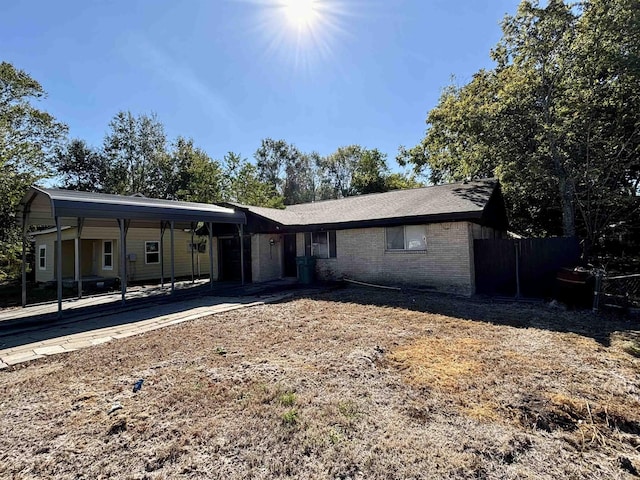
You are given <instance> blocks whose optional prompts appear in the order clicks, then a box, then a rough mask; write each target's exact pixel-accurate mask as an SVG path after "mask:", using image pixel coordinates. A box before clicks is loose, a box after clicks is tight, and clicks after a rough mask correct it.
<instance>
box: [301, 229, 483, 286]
mask: <svg viewBox="0 0 640 480" xmlns="http://www.w3.org/2000/svg"><path fill="white" fill-rule="evenodd" d="M425 229H426V238H427V249H426V251H388V250H386V249H385V246H386V240H385V228H361V229H351V230H338V231H337V232H336V249H337V257H336V258H330V259H318V260H317V263H316V265H317V266H316V273H317V275H318V277H319V278H320V279H323V280H334V279H338V278H342V277H346V278H350V279H353V280H360V281H365V282H374V283H380V284H385V285H390V284H405V285H413V286H424V287H433V288H435V289H437V290H440V291H447V292H455V293H461V294H466V295H470V294H472V293H473V292H474V290H475V284H474V283H475V278H474V269H473V238H474V234H475V235H477V236H478V237H479V236H482V234H483V233H487V232H482V230H476V231H475V232H474V229H473V225H472V224H471V223H469V222H448V223H432V224H427V225H425ZM297 237H298V238H297V254H298V255H304V234H303V233H299V234H298V236H297Z"/></svg>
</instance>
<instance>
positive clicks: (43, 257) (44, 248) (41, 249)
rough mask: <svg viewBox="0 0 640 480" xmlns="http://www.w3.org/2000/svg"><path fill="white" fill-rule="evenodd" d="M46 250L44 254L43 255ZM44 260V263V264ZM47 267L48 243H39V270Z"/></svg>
mask: <svg viewBox="0 0 640 480" xmlns="http://www.w3.org/2000/svg"><path fill="white" fill-rule="evenodd" d="M42 252H44V255H42ZM43 260H44V265H43V264H42V263H43V262H42V261H43ZM46 269H47V245H46V244H44V245H38V270H46Z"/></svg>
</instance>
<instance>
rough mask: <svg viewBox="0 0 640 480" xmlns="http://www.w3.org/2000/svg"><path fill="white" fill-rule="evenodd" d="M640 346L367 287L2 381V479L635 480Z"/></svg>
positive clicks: (626, 326) (567, 320)
mask: <svg viewBox="0 0 640 480" xmlns="http://www.w3.org/2000/svg"><path fill="white" fill-rule="evenodd" d="M639 338H640V325H639V324H638V323H637V321H636V322H635V323H634V322H630V321H625V320H621V319H615V318H610V319H604V318H601V317H595V316H594V315H592V314H591V313H588V312H585V313H576V312H567V311H564V310H561V309H557V308H552V307H549V306H547V305H545V304H522V305H521V304H511V303H493V304H492V303H490V302H488V301H480V300H469V299H460V298H453V297H448V296H440V295H435V294H430V295H423V294H420V295H418V294H415V295H413V294H406V293H395V292H388V291H372V290H366V289H358V288H347V289H344V290H337V291H334V292H331V293H325V294H319V295H317V296H313V297H309V298H294V299H292V300H289V301H286V302H283V303H280V304H272V305H265V306H261V307H256V308H251V309H245V310H238V311H234V312H229V313H225V314H221V315H216V316H212V317H208V318H204V319H201V320H196V321H193V322H188V323H184V324H180V325H176V326H174V327H170V328H165V329H161V330H157V331H154V332H150V333H147V334H143V335H139V336H136V337H130V338H127V339H122V340H118V341H115V342H112V343H109V344H105V345H100V346H96V347H95V348H90V349H87V350H81V351H77V352H72V353H69V354H65V355H60V356H55V357H51V358H47V359H42V360H38V361H34V362H31V363H29V364H24V365H22V366H16V367H13V368H11V369H7V370H5V371H1V372H0V478H7V479H9V478H15V479H27V478H56V479H94V478H123V479H129V478H130V479H143V478H148V479H168V478H178V477H179V478H203V479H205V478H230V479H241V478H243V479H244V478H254V479H262V478H265V479H266V478H327V479H348V478H350V479H356V478H358V479H360V478H362V479H370V478H373V479H406V478H425V479H427V478H428V479H432V478H492V479H493V478H496V479H497V478H531V479H533V478H535V479H539V478H542V479H556V478H575V479H583V478H590V479H600V478H602V479H605V478H606V479H616V478H636V477H637V476H638V471H639V470H640V358H638V356H636V355H637V354H638V351H637V350H634V349H633V345H634V342H637V341H638V339H639ZM635 344H636V345H637V343H635ZM140 379H143V380H144V382H143V384H142V387H141V389H140V390H139V391H138V392H135V393H134V392H133V391H132V390H133V386H134V384H135V382H136V381H138V380H140Z"/></svg>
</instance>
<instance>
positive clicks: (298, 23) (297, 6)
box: [282, 0, 319, 29]
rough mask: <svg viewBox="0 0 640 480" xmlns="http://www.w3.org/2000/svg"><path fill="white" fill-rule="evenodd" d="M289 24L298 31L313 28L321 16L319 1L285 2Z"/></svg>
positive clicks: (293, 0) (300, 0)
mask: <svg viewBox="0 0 640 480" xmlns="http://www.w3.org/2000/svg"><path fill="white" fill-rule="evenodd" d="M282 6H283V7H284V11H285V14H286V16H287V19H288V20H289V22H290V23H291V24H292V25H293V26H294V27H296V28H298V29H303V28H311V27H312V26H313V23H314V21H315V20H316V18H317V17H318V15H319V12H318V1H317V0H283V2H282Z"/></svg>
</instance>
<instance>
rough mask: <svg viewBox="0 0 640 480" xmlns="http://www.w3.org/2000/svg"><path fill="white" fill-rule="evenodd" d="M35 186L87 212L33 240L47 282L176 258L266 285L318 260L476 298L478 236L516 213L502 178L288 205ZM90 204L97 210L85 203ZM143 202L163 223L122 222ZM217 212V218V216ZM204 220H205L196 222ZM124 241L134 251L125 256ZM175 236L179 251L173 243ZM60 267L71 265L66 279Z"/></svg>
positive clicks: (349, 274)
mask: <svg viewBox="0 0 640 480" xmlns="http://www.w3.org/2000/svg"><path fill="white" fill-rule="evenodd" d="M36 190H38V192H39V193H38V195H41V196H49V197H51V198H58V197H60V198H65V196H67V197H68V196H71V197H73V198H74V199H77V200H78V202H79V203H78V205H79V206H78V207H76V208H79V209H80V210H79V211H76V210H74V211H73V212H72V213H73V215H71V214H69V217H70V218H69V219H68V222H67V224H66V226H62V227H60V228H56V229H50V230H45V231H41V232H38V233H36V234H35V235H34V236H33V238H34V239H35V249H36V252H35V253H36V280H37V281H39V282H49V281H53V280H56V279H57V278H63V279H73V278H75V279H76V280H78V279H81V278H82V277H91V276H96V277H98V278H114V277H120V272H121V271H122V270H124V271H126V277H125V280H126V282H131V281H140V280H152V279H160V278H161V277H162V278H166V276H167V272H166V270H167V269H166V267H165V266H166V265H172V273H173V275H175V276H188V275H191V274H192V272H193V273H194V274H195V275H198V274H200V275H206V276H210V278H211V280H246V281H250V282H251V281H252V282H265V281H269V280H274V279H279V278H284V277H296V276H297V275H298V271H297V262H296V258H297V257H311V256H313V257H315V259H316V267H315V268H316V276H317V277H318V278H319V279H321V280H337V279H341V278H350V279H354V280H360V281H365V282H372V283H380V284H386V285H389V284H406V285H412V286H424V287H430V288H434V289H437V290H440V291H446V292H457V293H462V294H472V293H474V292H475V274H474V248H473V247H474V245H473V241H474V240H475V239H487V238H502V237H504V236H506V231H507V215H506V209H505V205H504V201H503V198H502V194H501V191H500V185H499V183H498V181H497V180H495V179H488V180H477V181H471V182H461V183H453V184H447V185H438V186H431V187H424V188H416V189H410V190H396V191H391V192H386V193H378V194H369V195H360V196H355V197H348V198H343V199H338V200H326V201H320V202H314V203H306V204H299V205H290V206H288V207H286V208H285V209H273V208H264V207H254V206H249V205H241V204H235V203H224V204H221V205H202V204H188V203H185V202H171V201H160V200H155V199H144V198H142V199H141V198H136V197H118V196H110V195H101V194H85V193H82V192H64V191H61V190H58V191H54V190H44V189H36ZM112 197H117V198H115V200H114V199H113V198H112ZM116 200H117V202H118V204H119V205H120V206H119V207H118V208H121V210H118V211H115V210H114V211H109V212H107V213H104V214H103V213H101V214H100V215H101V216H102V217H101V218H97V219H96V218H94V219H93V220H92V221H89V220H90V218H91V217H90V216H91V215H93V216H96V215H98V214H97V213H95V212H96V209H97V207H95V208H94V206H92V205H93V203H92V202H98V206H100V208H105V206H109V205H111V204H110V203H109V202H112V201H116ZM82 202H85V203H88V204H90V205H89V206H90V207H91V208H88V209H87V208H85V206H84V203H82ZM100 202H102V203H100ZM105 202H106V203H105ZM156 203H157V205H156ZM138 205H146V207H145V208H147V209H149V208H151V207H153V206H157V207H158V208H159V209H160V210H161V211H162V213H158V214H157V219H155V218H150V217H149V215H151V214H150V213H140V214H139V215H138V216H137V217H135V215H134V217H135V218H133V221H134V223H132V224H129V226H128V227H127V228H126V229H125V228H124V227H123V225H124V223H125V222H124V221H122V222H121V223H120V221H119V220H117V219H119V218H121V217H124V216H125V215H130V212H131V211H134V210H135V208H137V206H138ZM60 208H61V207H58V210H60ZM109 208H112V209H113V208H115V207H109ZM32 209H33V208H32ZM83 209H84V210H83ZM194 209H195V210H194ZM216 209H217V210H216ZM54 210H55V209H54V208H53V207H52V208H51V211H47V213H46V215H48V216H49V217H51V218H52V216H53V214H54V213H55V212H54ZM116 210H117V208H116ZM151 211H152V210H148V212H151ZM52 212H54V213H52ZM101 212H102V210H101ZM46 215H45V216H46ZM82 215H85V216H86V217H87V220H86V221H83V222H81V223H78V222H77V221H75V220H76V219H75V216H77V217H81V216H82ZM100 215H98V216H100ZM176 215H179V216H176ZM49 217H47V218H49ZM161 217H162V218H165V217H166V218H179V219H180V220H181V222H182V223H180V224H179V225H176V226H177V227H178V228H175V229H173V228H172V237H173V241H172V242H169V240H168V239H167V238H166V237H168V235H167V234H166V232H165V230H167V228H168V222H165V221H158V219H160V218H161ZM125 218H128V217H125ZM210 219H215V221H207V220H210ZM34 221H35V220H34ZM198 221H199V222H200V228H199V229H196V228H195V227H196V223H197V222H198ZM79 225H80V227H79ZM79 228H80V231H79V230H78V229H79ZM198 234H199V235H198ZM58 238H60V240H61V241H60V248H59V249H58V246H57V239H58ZM240 238H242V242H241V241H240ZM122 239H124V240H125V242H124V243H125V245H126V254H125V258H122V256H121V255H120V252H121V249H120V245H121V243H123V242H122ZM163 240H164V244H165V246H164V248H163ZM169 243H170V245H171V249H168V248H167V247H166V245H167V244H169ZM241 245H242V248H241ZM57 251H60V252H61V255H60V256H61V260H60V262H58V260H57V254H56V253H54V252H57ZM171 257H173V261H171ZM57 265H60V268H61V276H60V277H58V273H57ZM210 272H212V275H209V273H210ZM173 275H172V277H173ZM126 282H125V283H126ZM123 291H124V290H123ZM123 298H124V294H123Z"/></svg>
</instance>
